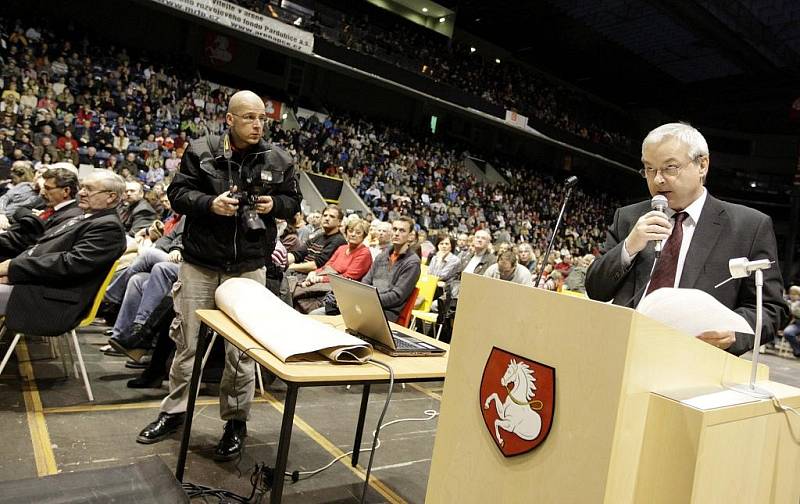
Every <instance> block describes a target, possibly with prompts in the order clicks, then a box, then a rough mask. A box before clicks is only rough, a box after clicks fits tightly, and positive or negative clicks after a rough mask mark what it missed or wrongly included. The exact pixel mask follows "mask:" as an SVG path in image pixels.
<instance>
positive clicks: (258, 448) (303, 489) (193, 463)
mask: <svg viewBox="0 0 800 504" xmlns="http://www.w3.org/2000/svg"><path fill="white" fill-rule="evenodd" d="M102 329H103V327H99V326H93V327H90V328H88V329H87V330H86V331H83V332H82V333H79V339H80V340H81V349H82V351H83V355H84V358H85V359H86V365H87V368H88V372H89V376H90V379H91V383H92V388H93V391H94V395H95V402H94V403H89V402H88V401H87V399H86V395H85V391H84V388H83V383H82V381H80V380H78V379H76V378H75V377H74V376H71V377H69V378H66V379H65V378H63V371H62V367H61V361H60V359H56V360H50V359H49V358H48V356H49V345H48V344H47V343H46V342H43V341H41V340H39V339H37V338H28V339H24V340H23V341H24V342H25V345H24V347H22V348H19V349H18V351H17V358H19V356H20V353H21V352H22V354H23V355H24V353H25V351H26V349H27V351H28V353H29V356H30V361H29V363H30V364H31V366H28V365H26V362H24V361H23V362H22V365H18V362H17V358H12V360H11V361H10V362H9V365H8V367H7V369H6V370H5V371H4V372H3V375H2V377H0V426H2V428H3V431H4V432H3V436H2V438H3V440H4V443H3V446H2V448H0V481H4V480H13V479H21V478H29V477H34V476H37V475H44V474H52V473H54V472H70V471H79V470H86V469H94V468H103V467H110V466H118V465H125V464H128V463H131V462H135V461H139V460H142V459H147V458H149V457H154V456H158V457H161V459H162V460H163V461H164V462H165V463H166V464H167V465H168V466H169V467H174V466H175V463H176V454H177V451H178V445H179V440H178V438H177V436H173V437H172V438H170V439H168V440H165V441H163V442H161V443H157V444H154V445H141V444H138V443H136V442H135V440H134V439H135V437H136V434H137V433H138V432H139V430H140V429H141V428H142V427H144V426H145V425H146V424H147V423H148V422H150V421H151V420H153V419H154V418H155V417H156V416H157V414H158V399H159V398H160V397H162V396H163V394H164V393H165V392H166V382H165V384H164V388H162V389H161V390H151V389H145V390H132V389H128V388H127V387H126V386H125V382H126V381H127V380H128V379H129V378H132V377H135V376H137V375H138V372H137V371H136V370H131V369H127V368H125V366H124V362H125V360H126V359H124V358H121V357H108V356H105V355H103V354H102V353H101V352H100V351H99V348H100V346H101V345H103V344H104V343H105V338H104V337H103V336H102V333H101V332H100V331H101V330H102ZM7 344H8V341H4V342H3V343H2V344H0V352H2V353H3V354H4V353H5V351H6V348H7ZM763 362H764V363H766V364H767V365H769V366H770V369H771V377H772V379H773V380H775V381H779V382H783V383H788V384H791V385H795V386H800V360H796V359H792V358H784V357H780V356H778V355H776V351H774V350H768V353H767V354H764V355H763ZM28 370H32V372H33V375H34V377H35V380H34V381H28V380H25V379H24V378H21V374H22V375H26V374H27V373H28V372H29V371H28ZM372 390H373V393H372V395H371V401H370V409H369V413H368V416H367V424H366V425H367V427H366V428H365V430H366V431H367V433H366V434H365V438H367V440H369V439H371V437H370V436H369V431H371V430H372V429H374V426H375V423H376V422H377V418H378V415H379V413H380V409H381V407H382V406H383V403H384V401H385V398H386V392H387V387H386V386H377V387H373V388H372ZM441 391H442V383H441V382H436V383H427V384H419V385H408V386H407V387H406V388H405V389H402V388H400V387H399V386H397V387H395V393H394V395H393V398H392V402H391V405H390V407H389V411H388V413H387V418H386V419H385V422H388V421H391V420H396V419H401V418H424V417H425V414H424V412H425V411H426V410H436V411H438V409H439V397H440V394H441ZM215 392H216V391H215V390H213V387H206V388H203V389H201V395H200V399H199V402H198V408H197V412H196V415H195V421H194V425H193V428H192V438H191V444H190V453H189V457H188V465H187V469H186V476H185V480H186V481H189V482H193V483H198V484H202V485H206V486H212V487H220V488H225V489H227V490H231V491H234V492H236V493H238V494H240V495H249V494H250V491H251V485H250V473H251V471H252V469H253V467H254V465H255V464H256V463H261V462H266V463H267V464H269V465H273V464H274V459H275V451H276V448H277V439H278V434H279V429H280V420H281V408H282V405H283V399H284V393H285V385H284V384H282V383H281V382H280V381H277V382H276V383H274V384H273V385H272V386H270V387H269V390H268V391H267V394H266V396H265V397H257V399H256V402H255V403H254V404H253V408H252V415H251V421H250V422H249V423H248V431H249V438H248V442H247V449H246V450H245V452H244V454H243V456H242V458H241V460H239V461H235V462H230V463H224V464H218V463H216V462H214V461H213V460H211V452H212V451H213V447H214V445H215V444H216V442H217V439H218V437H219V435H220V434H221V431H222V425H223V424H222V421H221V420H220V419H219V414H218V405H217V404H218V403H217V400H216V397H214V396H212V395H209V394H210V393H211V394H213V393H215ZM257 396H258V393H257ZM360 399H361V388H360V387H358V386H354V387H353V388H352V389H350V390H348V389H346V388H345V387H342V386H337V387H320V388H307V389H301V390H300V394H299V398H298V402H297V410H296V418H295V424H294V431H293V434H292V444H291V451H290V455H289V468H288V469H289V470H295V469H297V470H300V471H307V470H313V469H316V468H318V467H321V466H323V465H325V464H327V463H328V462H329V461H330V460H331V459H333V458H334V457H335V456H337V455H340V454H341V453H343V452H347V451H349V450H350V449H352V442H353V434H354V430H355V420H356V416H357V412H358V406H359V403H360ZM435 432H436V419H433V420H423V421H408V422H400V423H397V424H393V425H390V426H387V427H386V428H385V429H384V430H383V431H382V433H381V439H382V446H381V448H380V449H379V450H378V451H377V452H376V455H375V462H374V465H373V473H372V478H371V481H370V486H371V488H370V491H369V494H368V496H369V497H368V499H367V501H368V502H423V501H424V500H425V488H426V485H427V480H428V471H429V469H430V458H431V454H432V451H433V439H434V435H435ZM36 445H38V446H41V447H42V449H40V450H39V455H38V457H37V456H35V454H34V450H33V448H32V447H33V446H36ZM368 456H369V454H368V453H364V454H362V458H361V466H363V467H366V465H367V461H368ZM361 466H360V467H358V468H351V467H350V463H349V457H346V458H343V459H342V460H341V461H340V462H337V463H335V464H334V465H333V466H332V467H331V468H330V469H328V470H326V471H323V472H321V473H319V474H317V475H315V476H313V477H311V478H309V479H305V480H301V481H299V482H297V483H290V482H287V483H286V486H285V487H284V496H285V501H286V502H290V503H291V502H302V503H316V502H319V503H323V502H324V503H330V502H339V503H348V502H358V499H359V497H360V495H361V489H362V484H363V481H364V474H365V470H364V469H363V468H362V467H361Z"/></svg>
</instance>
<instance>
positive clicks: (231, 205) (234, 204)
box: [211, 186, 239, 217]
mask: <svg viewBox="0 0 800 504" xmlns="http://www.w3.org/2000/svg"><path fill="white" fill-rule="evenodd" d="M234 192H236V186H234V187H233V188H232V189H231V190H230V191H225V192H224V193H222V194H220V195H219V196H217V197H216V198H214V201H212V202H211V211H212V212H213V213H215V214H217V215H222V216H223V217H232V216H234V215H236V210H238V209H239V200H238V199H236V198H231V197H230V195H231V193H234Z"/></svg>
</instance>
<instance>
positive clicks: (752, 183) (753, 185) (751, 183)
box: [750, 181, 758, 188]
mask: <svg viewBox="0 0 800 504" xmlns="http://www.w3.org/2000/svg"><path fill="white" fill-rule="evenodd" d="M757 186H758V184H756V183H755V181H753V182H750V187H753V188H755V187H757Z"/></svg>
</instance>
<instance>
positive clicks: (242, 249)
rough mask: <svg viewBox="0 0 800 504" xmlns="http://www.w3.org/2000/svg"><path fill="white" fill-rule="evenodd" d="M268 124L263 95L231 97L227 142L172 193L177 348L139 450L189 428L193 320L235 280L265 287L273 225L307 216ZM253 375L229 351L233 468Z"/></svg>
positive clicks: (228, 436) (224, 407)
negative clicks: (244, 195) (176, 229)
mask: <svg viewBox="0 0 800 504" xmlns="http://www.w3.org/2000/svg"><path fill="white" fill-rule="evenodd" d="M266 120H267V115H266V110H265V107H264V101H263V100H262V99H261V98H260V97H259V96H258V95H257V94H255V93H253V92H252V91H239V92H237V93H236V94H234V95H233V96H232V97H231V99H230V102H229V103H228V112H227V114H226V115H225V122H226V124H227V126H228V130H227V132H226V133H225V134H224V135H222V136H221V137H220V136H216V135H209V136H206V137H202V138H199V139H197V140H193V141H192V142H191V145H190V147H189V149H187V150H186V152H185V153H184V154H183V158H182V159H181V165H180V170H179V171H178V173H177V174H176V175H175V179H174V180H173V182H172V183H171V184H170V185H169V189H168V190H167V195H168V196H169V200H170V203H171V204H172V208H173V209H174V210H175V211H176V212H178V213H180V214H182V215H184V216H185V225H184V230H183V247H184V248H183V263H182V264H181V268H180V271H179V273H178V281H177V282H176V283H175V285H174V287H173V291H172V295H173V301H174V305H175V320H174V321H173V323H172V328H171V333H170V336H171V337H172V339H173V340H175V344H176V347H177V348H176V351H175V359H174V361H173V363H172V368H171V369H170V373H169V395H168V396H167V397H166V398H165V399H164V401H163V402H162V403H161V412H160V413H159V415H158V418H157V419H156V420H155V421H153V422H152V423H150V424H149V425H148V426H147V427H145V428H144V429H143V430H142V432H141V433H140V434H139V436H138V437H137V439H136V440H137V441H138V442H140V443H144V444H150V443H156V442H158V441H161V440H162V439H164V438H165V437H167V436H168V435H169V434H170V433H172V432H175V431H177V430H178V429H179V428H180V427H181V425H183V421H184V415H185V411H186V406H187V402H188V396H189V381H190V379H191V373H192V365H193V363H194V356H195V350H196V348H197V338H198V333H199V330H200V320H199V319H198V317H197V315H195V310H198V309H213V308H216V305H215V303H214V292H215V291H216V289H217V287H218V286H219V285H220V284H222V283H223V282H224V281H226V280H228V279H229V278H235V277H243V278H250V279H253V280H256V281H257V282H259V283H260V284H262V285H264V284H265V281H266V275H265V263H266V261H267V260H269V257H270V255H271V254H272V251H273V249H274V248H275V241H276V239H277V236H276V230H277V227H276V225H275V219H276V218H278V219H287V220H288V219H291V218H292V217H293V216H294V214H296V213H297V212H298V211H300V200H301V196H300V193H299V190H298V184H297V179H296V178H295V171H294V166H293V160H292V158H291V157H290V156H289V155H288V154H287V153H286V152H285V151H283V150H282V149H280V148H278V147H276V146H274V145H269V144H267V142H265V141H264V139H263V138H262V137H263V134H264V123H265V122H266ZM242 191H247V192H248V193H249V194H251V195H254V197H255V201H254V202H253V204H252V205H248V206H249V207H250V208H251V209H252V210H254V211H255V214H256V215H255V217H254V218H253V219H250V220H248V219H245V218H243V214H244V211H243V210H244V209H243V208H242V207H244V206H245V205H247V203H246V202H240V200H239V199H238V198H237V197H235V196H236V194H237V193H240V192H242ZM260 224H263V226H261V225H260ZM254 369H255V368H254V363H253V361H252V359H250V358H249V357H248V356H247V355H243V354H242V353H241V352H240V351H239V350H237V349H236V347H234V346H233V345H230V344H228V343H227V342H226V343H225V371H224V372H223V375H222V381H221V382H220V390H219V396H220V397H219V400H220V416H221V417H222V419H223V420H225V421H226V423H225V428H224V431H223V435H222V439H221V440H220V442H219V444H218V445H217V449H216V451H215V453H214V458H215V460H218V461H225V460H232V459H234V458H235V457H236V456H237V455H238V454H239V452H240V451H241V450H242V447H243V445H244V437H245V436H246V435H247V425H246V421H247V417H248V414H249V412H250V402H251V400H252V398H253V393H254V390H255V387H254V382H255V374H254Z"/></svg>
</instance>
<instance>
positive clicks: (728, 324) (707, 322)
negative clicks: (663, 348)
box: [636, 288, 753, 336]
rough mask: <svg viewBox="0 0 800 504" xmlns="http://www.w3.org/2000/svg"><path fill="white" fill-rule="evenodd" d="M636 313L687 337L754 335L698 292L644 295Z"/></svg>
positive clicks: (661, 291) (743, 322)
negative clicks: (718, 333)
mask: <svg viewBox="0 0 800 504" xmlns="http://www.w3.org/2000/svg"><path fill="white" fill-rule="evenodd" d="M636 311H638V312H639V313H641V314H643V315H647V316H648V317H650V318H652V319H655V320H658V321H659V322H661V323H662V324H664V325H666V326H669V327H672V328H673V329H677V330H678V331H681V332H684V333H686V334H688V335H690V336H698V335H699V334H700V333H703V332H705V331H733V332H739V333H745V334H753V328H752V327H750V324H748V323H747V320H745V319H744V317H742V316H741V315H739V314H738V313H736V312H735V311H733V310H731V309H730V308H728V307H727V306H725V305H724V304H722V303H720V302H719V301H717V300H716V299H714V297H713V296H711V295H710V294H708V293H707V292H703V291H701V290H697V289H673V288H662V289H658V290H656V291H654V292H653V293H652V294H648V295H647V296H645V297H644V299H642V301H641V302H640V303H639V306H637V307H636Z"/></svg>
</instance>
